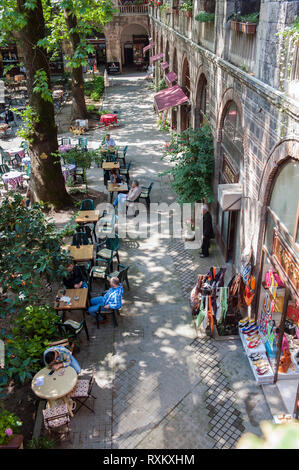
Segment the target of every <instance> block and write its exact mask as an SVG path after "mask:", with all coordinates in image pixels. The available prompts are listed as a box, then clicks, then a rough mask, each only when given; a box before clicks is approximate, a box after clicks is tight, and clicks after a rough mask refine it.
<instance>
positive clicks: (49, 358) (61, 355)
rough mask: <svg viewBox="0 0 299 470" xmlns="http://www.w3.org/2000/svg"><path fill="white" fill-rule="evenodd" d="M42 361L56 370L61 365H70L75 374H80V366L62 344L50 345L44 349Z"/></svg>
mask: <svg viewBox="0 0 299 470" xmlns="http://www.w3.org/2000/svg"><path fill="white" fill-rule="evenodd" d="M44 363H45V364H46V366H51V369H53V370H58V369H61V368H62V367H68V366H71V367H72V368H73V369H75V371H76V372H77V374H80V372H81V367H80V365H79V364H78V362H77V361H76V359H75V358H74V357H73V355H72V353H71V351H69V350H68V349H67V348H65V347H64V346H51V347H50V348H48V349H46V350H45V351H44Z"/></svg>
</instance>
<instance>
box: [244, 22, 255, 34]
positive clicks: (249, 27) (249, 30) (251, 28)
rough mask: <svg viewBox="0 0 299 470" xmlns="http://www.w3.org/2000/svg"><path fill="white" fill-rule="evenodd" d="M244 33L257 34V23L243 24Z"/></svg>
mask: <svg viewBox="0 0 299 470" xmlns="http://www.w3.org/2000/svg"><path fill="white" fill-rule="evenodd" d="M244 25H245V31H244V29H243V27H244ZM242 32H243V33H246V34H255V32H256V23H242Z"/></svg>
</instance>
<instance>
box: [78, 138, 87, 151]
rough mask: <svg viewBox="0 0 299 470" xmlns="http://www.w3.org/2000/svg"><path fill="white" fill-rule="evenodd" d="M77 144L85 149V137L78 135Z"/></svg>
mask: <svg viewBox="0 0 299 470" xmlns="http://www.w3.org/2000/svg"><path fill="white" fill-rule="evenodd" d="M78 145H79V147H81V149H83V150H87V137H79V138H78Z"/></svg>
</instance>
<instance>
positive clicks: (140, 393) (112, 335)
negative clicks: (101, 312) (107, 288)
mask: <svg viewBox="0 0 299 470" xmlns="http://www.w3.org/2000/svg"><path fill="white" fill-rule="evenodd" d="M110 85H111V87H109V89H108V92H107V93H106V96H105V102H104V108H105V109H109V110H118V111H119V123H120V127H119V128H116V129H111V134H112V136H113V138H114V139H115V140H116V143H117V144H119V145H121V146H124V145H126V144H128V146H129V148H128V154H127V161H129V160H132V161H133V166H132V170H131V171H130V176H131V179H132V178H137V179H139V180H140V183H141V184H142V185H145V186H148V185H149V183H150V182H151V181H153V182H154V187H153V191H152V193H151V201H152V202H170V203H171V202H173V201H174V200H175V197H174V194H173V193H172V191H171V190H170V188H169V179H168V177H163V178H161V177H159V176H158V174H159V173H160V172H161V171H163V170H165V169H166V168H167V166H168V163H167V162H165V161H161V156H162V149H163V147H164V143H165V140H167V135H166V134H164V133H161V132H159V131H158V129H157V126H156V116H155V114H154V112H153V97H152V91H149V90H148V88H147V85H146V82H145V80H144V74H139V75H138V74H135V75H132V74H131V75H128V76H123V75H122V76H119V77H116V78H113V79H110ZM102 137H103V130H101V129H97V130H96V131H94V132H93V135H92V136H90V137H89V141H93V142H94V143H95V142H99V141H100V140H101V138H102ZM88 182H89V187H91V188H93V189H97V190H100V191H104V190H105V189H104V186H103V176H102V170H101V169H98V168H96V167H95V168H92V169H91V170H90V171H89V172H88ZM119 254H120V260H121V263H122V264H124V265H130V270H129V282H130V287H131V289H130V290H128V288H127V286H126V285H125V286H124V289H125V295H124V304H123V308H122V311H121V317H120V318H119V327H118V328H113V325H112V321H111V319H110V320H109V322H108V323H107V324H105V325H101V327H100V329H99V330H97V329H96V327H95V324H94V323H95V322H94V319H93V318H88V328H89V331H90V335H91V340H90V342H89V343H87V341H86V339H85V338H84V337H83V336H82V345H81V352H80V353H79V354H78V356H77V358H78V361H79V362H80V364H81V366H82V368H83V375H85V374H87V375H90V374H91V373H92V371H94V373H95V379H96V382H95V385H94V389H93V394H94V395H95V396H96V397H97V399H96V400H95V401H94V410H95V413H94V414H92V413H91V412H89V411H88V410H87V409H86V408H81V410H80V411H79V412H78V414H77V415H76V416H75V418H74V419H73V420H72V422H71V435H70V439H69V440H66V441H65V442H63V443H62V444H61V445H62V447H65V448H108V449H110V448H120V449H124V448H129V449H130V448H147V449H154V448H158V449H186V448H191V449H197V448H201V449H202V448H213V447H224V448H231V447H234V445H235V443H236V441H237V440H238V438H239V437H240V435H241V434H242V433H243V432H244V431H251V432H254V433H256V434H259V433H260V431H259V423H260V421H261V420H263V419H270V418H271V416H270V413H269V410H268V408H267V405H266V404H265V400H264V396H263V394H262V391H261V390H260V389H259V388H258V387H257V386H256V384H255V382H254V379H253V377H252V373H251V370H250V368H249V365H248V362H247V358H246V357H245V354H244V353H243V349H242V347H241V343H240V342H239V341H238V340H236V341H227V342H216V341H214V340H211V339H209V338H206V337H202V338H197V333H196V330H195V328H194V324H193V322H192V319H191V315H190V309H189V301H188V293H189V291H190V288H191V287H192V286H193V285H194V281H195V279H196V276H197V274H198V273H200V272H203V273H206V272H207V270H208V268H209V267H210V266H211V265H217V266H219V265H221V263H222V260H221V257H220V254H219V252H218V250H217V248H216V246H213V247H212V251H211V255H212V256H211V257H210V258H209V259H204V260H201V259H200V258H199V256H198V250H195V251H191V250H189V251H188V252H187V251H186V250H185V248H184V245H183V243H182V242H181V241H180V240H170V239H168V238H161V237H159V236H158V234H155V233H154V234H152V235H151V236H150V237H149V238H147V239H137V240H129V239H126V240H122V242H121V247H120V251H119ZM202 261H204V263H203V262H202ZM228 280H229V278H227V279H226V282H228ZM98 290H99V287H97V286H95V289H94V291H93V292H92V295H96V293H97V291H98ZM90 404H91V405H93V403H92V401H90Z"/></svg>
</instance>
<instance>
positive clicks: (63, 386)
mask: <svg viewBox="0 0 299 470" xmlns="http://www.w3.org/2000/svg"><path fill="white" fill-rule="evenodd" d="M62 371H64V372H63V374H62ZM49 372H51V369H50V368H49V367H44V368H43V369H41V370H40V371H39V372H38V373H37V374H35V376H34V377H33V379H32V382H31V389H32V391H33V393H35V395H36V396H38V397H39V398H42V399H44V400H48V402H49V406H50V408H51V407H52V406H53V405H54V402H55V401H56V400H59V399H60V398H61V399H62V400H63V401H64V402H65V404H66V406H67V408H68V411H69V413H70V415H71V416H73V412H72V405H73V401H72V400H71V398H70V397H68V395H69V393H70V392H71V391H72V390H73V388H74V387H75V386H76V383H77V380H78V374H77V372H76V371H75V369H74V368H73V367H71V366H68V367H63V368H62V369H58V370H55V371H54V373H53V374H52V375H49ZM37 379H38V380H37ZM40 381H43V384H42V385H39V383H41V382H40Z"/></svg>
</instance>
